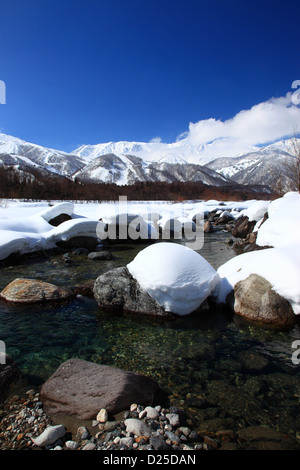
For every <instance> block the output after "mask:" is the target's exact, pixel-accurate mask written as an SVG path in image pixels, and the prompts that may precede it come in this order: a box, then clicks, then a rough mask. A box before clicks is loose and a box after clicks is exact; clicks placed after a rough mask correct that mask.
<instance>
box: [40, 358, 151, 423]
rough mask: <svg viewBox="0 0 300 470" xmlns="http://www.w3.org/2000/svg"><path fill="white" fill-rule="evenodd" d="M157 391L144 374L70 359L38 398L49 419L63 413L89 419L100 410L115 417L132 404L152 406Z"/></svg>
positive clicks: (50, 380) (48, 382) (52, 377)
mask: <svg viewBox="0 0 300 470" xmlns="http://www.w3.org/2000/svg"><path fill="white" fill-rule="evenodd" d="M159 392H160V388H159V386H158V384H157V383H156V382H154V381H153V380H152V379H150V378H149V377H146V376H144V375H141V374H136V373H134V372H129V371H125V370H122V369H118V368H115V367H110V366H106V365H102V364H95V363H93V362H88V361H84V360H81V359H76V358H73V359H70V360H69V361H66V362H64V363H63V364H61V365H60V366H59V368H58V369H57V370H56V372H55V373H54V374H53V375H52V376H51V377H50V378H49V379H48V380H47V381H46V382H45V383H44V384H43V386H42V388H41V393H40V399H41V401H42V402H43V406H44V410H45V412H46V413H47V414H48V415H49V416H50V417H53V416H54V415H57V414H60V413H62V414H69V415H72V416H74V417H76V418H78V419H83V420H89V419H96V416H97V414H98V413H99V410H101V409H102V408H105V409H106V410H107V412H108V413H112V414H114V413H118V412H120V411H124V410H126V409H128V408H129V406H130V405H131V404H132V403H139V404H141V405H152V404H153V403H154V402H155V396H156V393H159Z"/></svg>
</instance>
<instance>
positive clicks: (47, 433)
mask: <svg viewBox="0 0 300 470" xmlns="http://www.w3.org/2000/svg"><path fill="white" fill-rule="evenodd" d="M65 434H66V429H65V428H64V426H62V425H61V424H57V425H56V426H48V427H47V428H46V429H45V430H44V431H43V432H42V434H40V435H39V436H38V437H36V438H33V437H32V442H33V443H34V444H35V445H36V446H38V447H45V446H48V445H50V444H53V443H54V442H55V441H57V440H58V439H61V438H62V437H64V435H65Z"/></svg>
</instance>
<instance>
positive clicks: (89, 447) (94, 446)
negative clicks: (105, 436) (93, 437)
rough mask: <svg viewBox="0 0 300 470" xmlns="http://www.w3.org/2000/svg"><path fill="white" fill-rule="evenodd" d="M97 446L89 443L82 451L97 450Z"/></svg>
mask: <svg viewBox="0 0 300 470" xmlns="http://www.w3.org/2000/svg"><path fill="white" fill-rule="evenodd" d="M96 448H97V446H96V444H94V443H93V442H88V443H87V444H85V445H84V446H83V448H82V449H81V450H96Z"/></svg>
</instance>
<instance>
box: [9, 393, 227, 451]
mask: <svg viewBox="0 0 300 470" xmlns="http://www.w3.org/2000/svg"><path fill="white" fill-rule="evenodd" d="M1 411H2V413H1V421H0V450H10V449H11V450H13V449H14V450H19V449H20V450H22V449H28V448H31V447H32V448H35V449H37V450H39V449H42V450H63V451H64V450H77V451H80V450H132V451H133V450H170V451H172V450H179V449H182V450H204V449H206V450H211V449H214V448H216V447H217V446H219V443H220V445H221V436H220V438H218V437H216V435H215V439H214V440H209V439H207V438H205V436H200V435H198V433H197V432H196V431H194V430H191V429H190V427H187V426H185V425H184V424H185V421H184V422H182V424H181V426H179V422H180V421H182V420H181V416H182V410H180V409H178V408H177V407H170V409H165V408H162V407H161V406H156V407H151V406H146V407H144V406H142V405H140V404H136V403H134V404H132V405H131V406H130V408H129V409H128V410H125V411H124V413H123V414H122V416H123V418H119V419H118V420H112V421H109V420H106V421H105V422H103V423H101V422H99V421H98V418H99V416H97V419H94V420H93V423H92V421H91V426H92V424H93V425H94V427H95V425H97V426H98V430H99V431H98V433H97V434H96V435H95V436H91V434H90V432H89V429H88V428H87V427H85V426H79V427H78V428H77V430H76V431H75V432H74V434H73V435H71V433H70V432H68V431H67V429H65V427H64V426H62V425H55V426H53V423H52V422H51V420H50V418H49V417H48V416H47V415H46V413H45V412H44V411H43V406H42V402H41V401H40V400H39V394H38V393H36V392H35V390H33V389H31V390H28V392H27V394H26V398H21V397H17V396H15V397H11V398H10V399H7V400H5V401H4V403H3V404H1ZM100 412H101V419H104V418H105V417H106V413H105V411H102V410H100ZM100 412H99V413H100ZM95 418H96V417H95ZM107 418H108V416H107ZM225 432H228V431H223V433H225ZM222 436H223V434H222ZM230 437H231V436H230Z"/></svg>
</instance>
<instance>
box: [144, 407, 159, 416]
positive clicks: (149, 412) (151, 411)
mask: <svg viewBox="0 0 300 470" xmlns="http://www.w3.org/2000/svg"><path fill="white" fill-rule="evenodd" d="M145 412H146V416H147V418H149V419H157V418H158V417H159V412H158V411H157V410H156V409H155V408H153V407H152V406H146V408H145Z"/></svg>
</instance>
